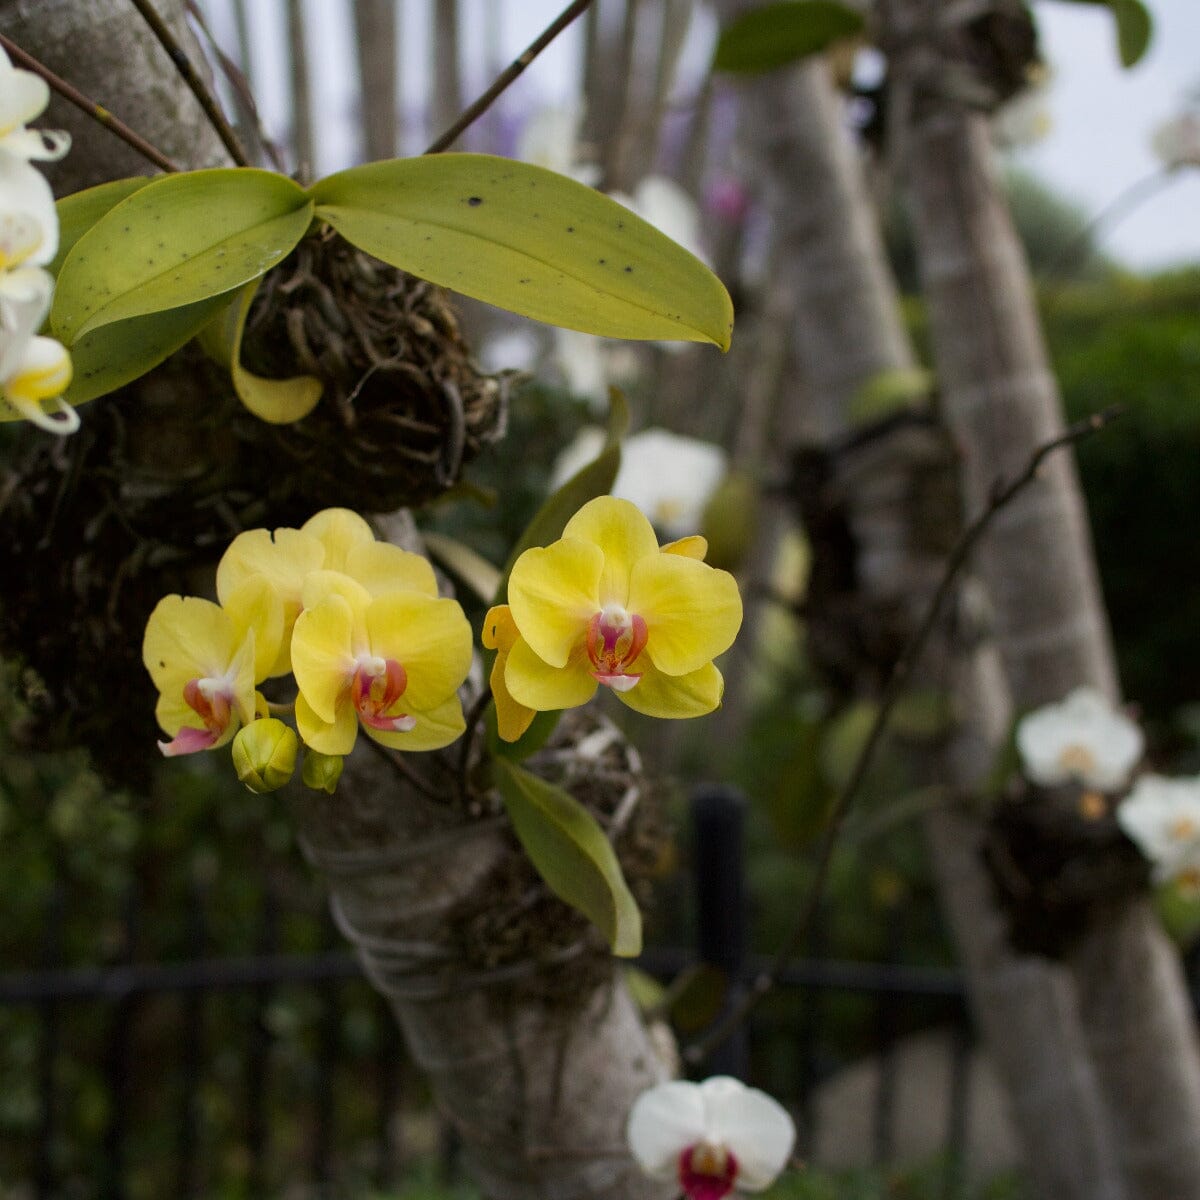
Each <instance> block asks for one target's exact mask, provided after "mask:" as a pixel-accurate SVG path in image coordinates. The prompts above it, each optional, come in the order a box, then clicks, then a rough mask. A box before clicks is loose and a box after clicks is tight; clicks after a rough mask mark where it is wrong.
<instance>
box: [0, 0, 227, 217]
mask: <svg viewBox="0 0 1200 1200" xmlns="http://www.w3.org/2000/svg"><path fill="white" fill-rule="evenodd" d="M158 9H159V11H160V13H161V14H162V16H163V17H164V18H165V19H166V21H167V23H168V25H169V26H170V28H171V31H172V32H173V33H174V34H175V36H176V38H178V39H179V41H180V43H181V44H182V45H183V46H184V48H185V49H186V50H187V52H188V55H189V56H190V57H191V59H192V61H193V62H194V63H197V64H203V61H204V59H203V55H202V54H201V52H200V48H199V46H198V45H197V44H196V41H195V39H194V38H193V37H192V34H191V30H190V29H189V28H188V25H187V22H186V21H185V20H184V17H183V5H182V3H179V2H177V0H175V2H172V3H165V2H164V3H160V4H159V5H158ZM0 24H2V25H3V29H4V32H5V33H6V34H7V35H8V36H9V37H10V38H12V40H13V41H14V42H16V43H17V45H19V46H20V47H21V48H22V49H23V50H25V51H27V52H28V53H30V54H32V55H33V56H34V58H36V59H38V60H39V61H41V62H43V63H45V64H46V66H48V67H49V68H50V69H51V70H52V71H54V72H55V73H56V74H58V75H61V76H62V77H63V78H64V79H66V80H67V81H68V82H70V83H73V84H74V85H75V86H76V87H77V88H79V90H80V91H82V92H83V93H84V94H85V95H87V96H89V97H90V98H91V99H92V100H94V101H95V102H96V103H97V104H101V105H103V106H104V107H105V108H108V109H110V110H111V111H112V112H113V113H114V114H115V115H116V116H118V117H120V118H121V120H122V121H124V122H125V124H126V125H128V126H130V128H132V129H134V130H136V131H137V132H138V133H140V134H141V135H142V137H144V138H145V139H146V140H147V141H148V142H150V143H151V144H152V145H154V146H156V147H158V149H159V150H161V151H162V152H163V153H164V154H166V155H167V157H168V158H171V159H173V160H174V161H175V162H177V163H179V164H180V165H181V166H184V167H192V168H197V167H214V166H224V165H226V164H227V162H228V160H227V158H226V156H225V150H224V147H222V145H221V142H220V140H219V139H218V138H217V136H216V134H215V133H213V131H212V128H211V127H210V126H209V124H208V121H207V119H206V118H205V116H204V113H203V111H202V110H201V108H200V105H199V104H198V103H197V102H196V98H195V97H194V96H193V95H192V94H191V92H189V91H188V90H187V88H186V87H185V86H184V84H183V82H182V80H181V79H180V78H179V75H178V74H177V72H176V71H175V69H174V67H173V66H172V65H171V60H170V59H169V58H168V57H167V53H166V51H165V50H163V48H162V47H161V46H160V45H159V44H158V40H157V39H156V38H155V36H154V34H153V33H151V32H150V30H149V28H148V27H147V26H146V23H145V22H144V21H143V20H142V18H141V17H140V16H138V14H137V11H136V10H135V9H134V8H133V6H132V5H131V4H129V3H128V0H89V3H87V4H80V3H78V0H0ZM81 47H86V48H87V52H86V53H81V50H80V48H81ZM133 80H137V81H138V85H137V86H136V87H131V86H130V83H131V81H133ZM36 124H37V125H38V126H40V127H42V128H46V129H66V130H67V131H68V132H69V133H70V134H71V138H72V146H71V152H70V153H69V154H68V155H67V156H66V158H64V159H62V160H61V161H59V162H57V163H47V164H45V166H46V175H47V177H48V178H49V180H50V182H51V185H52V186H53V188H54V191H55V194H56V195H60V196H61V195H64V194H65V193H67V192H73V191H77V190H78V189H79V188H85V187H90V186H91V185H92V184H95V183H102V182H104V181H105V180H107V179H119V178H122V177H123V176H127V175H151V174H156V173H157V171H158V168H157V167H155V166H154V165H153V164H152V163H149V162H147V161H146V160H145V159H144V158H142V157H141V155H140V154H138V153H137V152H136V151H135V150H132V149H130V148H129V147H128V146H127V145H126V144H125V143H124V142H122V141H121V140H120V139H119V138H118V137H117V136H116V135H115V134H113V133H110V132H109V131H108V130H106V129H105V128H103V127H102V126H101V125H99V124H97V123H96V122H95V121H93V120H91V119H90V118H89V117H87V116H85V115H84V114H83V113H82V112H80V111H79V109H77V108H75V107H74V106H73V105H71V104H68V103H67V102H66V101H65V100H63V99H61V98H60V97H59V96H56V95H52V96H51V98H50V106H49V108H48V109H47V110H46V113H45V114H44V115H43V116H42V117H40V118H39V119H38V121H37V122H36Z"/></svg>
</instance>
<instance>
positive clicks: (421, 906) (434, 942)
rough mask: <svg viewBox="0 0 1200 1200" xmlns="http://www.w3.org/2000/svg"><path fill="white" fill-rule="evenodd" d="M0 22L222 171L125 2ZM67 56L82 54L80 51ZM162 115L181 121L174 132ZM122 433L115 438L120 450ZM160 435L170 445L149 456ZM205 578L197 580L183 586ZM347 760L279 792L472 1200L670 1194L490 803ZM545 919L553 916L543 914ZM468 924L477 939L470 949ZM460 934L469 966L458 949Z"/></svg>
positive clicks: (599, 1008)
mask: <svg viewBox="0 0 1200 1200" xmlns="http://www.w3.org/2000/svg"><path fill="white" fill-rule="evenodd" d="M182 7H183V5H182V3H181V2H180V0H172V2H171V3H166V0H163V2H161V3H160V9H161V10H162V11H163V13H164V15H166V16H167V17H168V18H169V19H171V20H172V21H173V23H174V26H175V28H176V29H177V30H179V31H180V33H181V35H183V36H184V37H185V45H188V46H189V49H190V51H193V52H194V51H195V46H194V43H190V42H188V41H186V29H185V27H184V25H183V21H182ZM0 29H3V31H4V32H5V33H7V34H8V35H9V36H11V37H13V38H15V39H16V40H17V41H18V42H19V43H20V44H21V45H22V46H23V47H25V48H27V49H28V50H29V51H30V52H31V53H33V54H34V55H36V56H37V57H39V58H41V59H43V60H44V61H46V62H47V63H48V64H49V65H51V66H52V67H54V68H55V69H56V70H58V71H59V73H61V74H63V75H65V76H67V77H69V78H71V79H72V80H73V81H74V82H76V83H77V84H78V85H79V86H81V87H83V88H85V89H87V90H89V91H91V92H92V93H93V94H94V95H95V96H96V97H97V98H98V99H103V101H104V102H105V103H106V104H107V105H109V106H111V107H112V109H113V110H114V111H116V112H118V113H120V114H121V115H122V116H123V117H125V118H126V119H128V120H129V122H130V123H131V124H133V125H135V126H137V127H138V128H139V130H140V131H142V132H143V133H145V134H146V135H147V136H149V137H150V138H151V139H152V140H153V141H155V142H156V143H157V144H159V145H160V146H161V147H162V148H163V149H164V150H165V151H167V152H168V153H171V154H173V155H175V156H177V157H178V159H179V161H180V162H181V164H182V165H186V166H200V165H211V164H214V163H221V162H222V161H223V160H222V157H221V150H220V144H219V142H217V141H216V139H215V136H213V135H211V134H210V133H209V131H208V127H207V125H204V124H202V123H201V118H200V117H199V116H198V115H197V116H196V118H195V120H194V121H193V120H192V118H191V115H190V114H191V113H192V111H193V109H192V105H193V103H194V102H193V99H192V97H191V95H190V93H188V92H187V91H186V89H185V88H184V85H183V83H182V81H181V80H180V78H179V76H178V75H177V74H176V72H175V71H174V69H173V68H172V67H171V65H170V62H169V60H168V58H167V56H166V55H165V54H164V53H163V52H162V51H161V49H160V48H159V47H158V45H157V43H156V42H152V39H151V40H150V41H147V40H146V39H147V38H148V37H149V35H148V34H146V35H145V37H143V33H144V30H143V27H142V25H141V21H140V18H139V17H138V16H137V14H136V12H134V11H133V10H132V9H131V8H130V7H129V6H128V5H127V3H126V0H91V2H90V3H89V4H88V5H86V6H81V5H79V4H77V3H76V4H72V3H57V4H56V3H52V2H50V0H38V2H37V3H36V4H33V3H27V2H19V0H7V2H5V0H0ZM81 45H87V46H88V47H89V50H90V51H93V50H94V52H91V53H89V54H88V55H80V54H79V53H78V47H79V46H81ZM196 112H197V113H198V109H197V110H196ZM180 114H189V115H188V117H187V118H186V121H181V118H180ZM68 115H69V114H68V113H62V112H61V110H60V111H56V112H52V113H51V114H50V116H49V117H48V118H47V119H46V120H45V121H44V122H41V123H43V124H45V125H46V126H47V127H53V126H55V125H66V124H68V120H67V117H68ZM116 146H117V151H114V149H113V143H112V142H111V140H110V135H108V134H107V133H106V132H105V131H104V130H103V129H100V128H97V127H95V126H93V125H90V124H83V125H76V141H75V145H74V147H73V149H72V151H71V153H70V154H69V155H68V156H67V158H66V159H65V160H64V162H63V164H62V167H63V170H62V173H61V175H60V179H59V188H60V190H61V191H70V190H74V189H75V188H78V187H83V186H88V185H91V184H94V183H98V182H103V181H104V180H105V179H109V178H113V177H115V176H119V175H122V174H126V173H137V172H139V171H142V170H145V169H146V164H143V163H142V162H141V161H140V160H138V159H136V158H130V157H129V156H128V155H125V156H123V155H122V154H121V153H119V150H120V149H121V147H120V144H119V143H117V144H116ZM185 382H186V380H185ZM151 393H152V394H151ZM140 399H142V398H141V397H139V400H140ZM178 399H179V398H178V394H177V393H176V392H174V391H172V380H171V379H170V376H169V372H168V371H165V370H160V371H159V372H156V376H155V382H154V384H153V389H152V390H148V392H147V396H146V397H145V402H144V404H143V405H142V407H141V408H140V409H138V408H136V407H133V406H131V408H130V410H129V416H130V422H131V424H132V423H134V422H135V421H142V420H145V421H157V422H158V424H157V425H155V426H154V436H153V437H146V438H144V439H141V440H142V441H145V442H146V443H147V444H148V445H151V446H153V447H154V448H155V454H154V464H155V466H156V467H157V469H158V471H159V475H158V476H157V479H158V481H159V482H160V483H161V482H162V478H163V474H162V473H164V472H167V471H169V470H172V469H178V470H179V471H181V473H183V474H186V472H187V470H188V468H189V467H190V466H191V465H192V462H191V461H190V460H189V458H188V452H189V451H190V450H191V449H192V448H193V446H194V441H195V439H194V436H193V434H192V432H191V430H192V426H191V425H190V424H189V422H191V421H194V419H195V412H194V409H186V410H182V409H180V406H179V403H178ZM192 400H193V402H195V400H196V398H195V397H192ZM200 402H203V398H200ZM95 403H96V404H103V403H104V401H103V400H97V401H96V402H95ZM173 417H174V419H175V420H177V421H178V423H179V424H180V425H182V426H183V428H184V430H185V431H188V432H186V433H185V434H181V435H179V440H178V442H175V441H172V440H170V439H171V438H172V437H173V436H174V435H175V434H176V429H175V426H174V425H173V423H172V420H173ZM138 440H139V439H138V436H137V431H136V430H135V429H131V430H130V441H131V442H136V441H138ZM164 444H171V445H179V446H184V447H187V448H188V450H187V451H185V452H184V453H183V455H182V457H181V458H179V459H178V460H176V459H172V460H170V461H169V462H168V461H166V460H164V459H163V458H162V446H163V445H164ZM399 527H400V528H402V525H401V526H399ZM205 586H206V583H205V581H202V580H197V584H196V588H197V590H202V589H203V588H204V587H205ZM147 719H149V714H147ZM606 745H607V746H608V747H609V749H608V750H607V751H606V753H608V754H612V755H620V754H627V755H630V756H632V752H631V751H626V750H625V749H624V748H623V746H622V744H621V743H620V742H619V739H617V738H616V736H615V734H614V735H613V736H612V737H609V738H607V740H606ZM366 753H367V752H366V751H360V752H359V756H358V757H356V758H353V759H351V760H350V761H349V762H348V763H347V768H346V775H345V778H344V779H343V781H342V783H341V786H340V787H339V790H338V794H337V795H336V796H335V797H327V796H325V795H324V794H323V793H322V794H318V793H312V792H307V791H305V792H302V793H301V794H300V795H299V796H298V797H297V799H296V812H297V819H298V821H299V824H300V828H301V834H302V837H303V840H304V842H305V844H306V846H307V848H308V850H309V852H310V855H311V856H312V858H313V859H314V861H315V862H316V863H318V865H319V866H320V867H321V868H322V869H323V870H324V871H325V873H326V874H327V877H328V880H329V890H330V896H331V902H332V906H333V909H334V912H335V915H336V917H337V919H338V920H339V922H340V924H341V926H342V928H343V929H344V930H345V931H346V933H347V935H348V936H350V937H351V939H352V940H353V941H354V942H355V944H356V945H357V947H358V949H359V950H360V952H361V954H362V958H363V961H364V965H365V966H366V968H367V970H368V972H369V973H370V975H371V978H372V980H373V981H374V982H375V983H376V984H377V985H378V986H380V988H381V989H382V990H383V991H384V992H385V993H386V994H387V995H388V996H389V998H390V1000H391V1002H392V1004H393V1007H394V1010H395V1012H396V1015H397V1018H398V1020H399V1022H400V1025H401V1026H402V1029H403V1031H404V1033H405V1036H406V1039H407V1043H408V1047H409V1051H410V1053H411V1054H412V1056H413V1058H414V1059H415V1061H416V1062H417V1063H418V1064H420V1065H421V1066H422V1067H423V1068H424V1069H425V1070H427V1071H428V1072H429V1075H430V1078H431V1081H432V1084H433V1088H434V1091H435V1094H436V1096H437V1099H438V1102H439V1104H440V1105H441V1107H442V1109H443V1111H444V1112H445V1113H446V1115H447V1117H448V1118H449V1119H450V1120H452V1121H453V1122H454V1123H455V1125H456V1127H457V1128H458V1130H459V1132H460V1133H461V1136H462V1139H463V1143H464V1146H465V1148H466V1151H467V1154H468V1156H469V1159H470V1161H471V1164H472V1166H473V1168H474V1170H475V1171H476V1173H477V1176H478V1178H479V1181H480V1183H481V1186H482V1188H483V1191H484V1194H485V1195H486V1196H487V1197H488V1198H489V1200H601V1198H605V1200H607V1198H608V1197H611V1196H614V1195H619V1196H622V1197H629V1198H630V1200H667V1197H669V1196H670V1195H671V1194H672V1189H671V1188H670V1187H666V1188H664V1187H663V1186H662V1185H661V1184H654V1183H651V1182H650V1181H648V1180H646V1179H644V1178H642V1177H641V1175H640V1173H639V1172H638V1170H637V1169H636V1167H635V1166H634V1164H633V1163H632V1161H631V1160H630V1158H629V1156H628V1152H627V1149H626V1147H625V1144H624V1122H625V1118H626V1114H627V1113H628V1111H629V1108H630V1106H631V1104H632V1102H633V1100H634V1098H635V1097H636V1096H637V1095H638V1093H639V1092H641V1091H642V1090H643V1089H645V1088H646V1087H649V1086H651V1085H653V1084H654V1083H656V1082H659V1081H660V1080H661V1079H662V1078H663V1077H664V1076H665V1074H666V1069H665V1067H664V1066H663V1064H662V1062H661V1061H660V1059H659V1057H658V1056H657V1054H656V1053H655V1049H654V1045H653V1043H652V1039H651V1036H650V1034H649V1033H648V1031H647V1030H646V1028H645V1027H644V1026H643V1024H642V1022H641V1020H640V1018H639V1015H638V1013H637V1012H636V1010H635V1008H634V1006H633V1003H632V1001H631V999H630V997H629V994H628V992H627V990H626V989H625V987H624V984H623V982H622V981H621V979H620V976H619V974H618V973H617V972H616V969H615V965H614V964H613V963H612V961H611V960H610V959H609V958H608V956H607V952H606V951H605V950H604V949H603V947H598V946H597V944H596V942H595V937H594V935H592V936H591V937H590V938H589V937H588V936H587V935H585V934H580V935H579V937H578V938H577V939H576V941H577V942H581V944H580V945H579V946H576V945H575V944H574V943H573V944H572V945H570V946H568V947H565V948H564V947H562V946H561V945H560V946H559V953H558V954H557V955H555V954H545V955H544V958H539V955H541V954H543V953H544V949H545V947H544V944H542V943H541V942H539V940H538V937H537V934H538V932H539V930H538V929H537V928H533V929H530V928H529V927H528V924H525V925H523V924H522V922H523V921H526V922H527V920H528V911H527V909H528V907H529V906H528V905H527V901H528V900H529V899H530V898H531V897H532V898H533V899H534V900H537V901H539V902H540V908H541V910H542V911H544V910H545V908H546V906H547V905H548V904H550V902H549V901H548V900H546V899H545V894H544V892H542V891H540V890H539V889H540V887H541V885H540V884H539V883H538V881H537V880H536V879H534V878H532V877H530V876H529V872H530V871H531V868H529V867H528V864H527V863H526V862H525V860H524V857H523V856H522V855H521V853H520V851H519V849H518V848H517V846H516V843H515V840H514V839H513V836H512V834H511V832H510V831H509V829H508V827H507V824H506V822H505V821H504V819H503V818H502V817H501V816H500V806H499V803H498V801H497V800H496V798H495V797H490V798H488V799H487V800H486V801H485V804H486V805H487V806H488V811H487V812H483V811H480V810H479V809H478V806H477V807H476V808H468V807H467V806H465V805H460V806H456V805H455V804H454V803H452V802H451V801H450V800H449V799H447V802H446V803H445V804H442V803H433V802H431V801H428V800H424V799H422V798H421V797H420V796H419V795H417V794H416V793H415V792H412V791H411V790H410V789H408V788H406V787H405V786H403V785H398V784H397V781H396V778H395V777H394V776H393V775H391V774H390V773H386V772H385V773H384V774H382V775H381V768H380V767H379V765H378V764H377V763H376V762H375V760H373V759H371V758H370V757H369V756H368V757H366V758H365V760H364V761H359V760H360V758H362V757H363V756H364V755H365V754H366ZM426 757H427V756H426ZM454 762H455V764H456V762H457V757H456V756H455V760H454ZM625 767H626V769H627V776H628V784H627V786H632V787H635V788H636V786H637V783H636V780H637V775H638V770H637V765H636V759H635V758H634V757H630V758H629V759H628V760H627V761H625ZM558 769H564V768H561V767H560V768H558ZM589 770H590V771H592V772H593V773H594V772H595V763H591V764H585V767H584V773H585V775H586V774H587V773H588V772H589ZM451 773H452V774H453V765H452V766H451ZM589 786H594V784H593V783H592V782H589ZM497 872H500V873H501V878H500V879H499V880H497V875H496V873H497ZM504 872H507V874H505V873H504ZM523 872H524V874H523ZM513 880H516V881H517V882H518V883H520V884H521V886H522V888H523V890H522V891H520V892H519V893H518V894H517V895H516V896H515V897H514V896H513V895H511V894H510V895H507V896H505V895H499V894H497V893H496V891H495V890H489V889H496V888H499V887H501V886H502V885H503V883H504V882H506V881H507V882H508V883H510V884H511V883H512V881H513ZM506 902H507V904H508V905H509V906H510V908H511V909H515V911H514V912H513V913H512V919H511V920H510V921H507V922H496V923H495V925H494V929H493V928H492V927H491V926H489V921H494V919H495V915H496V914H498V913H500V912H503V911H504V905H505V903H506ZM556 911H557V912H558V914H559V915H558V918H557V919H558V920H559V921H560V922H561V920H562V919H563V918H562V912H563V910H562V909H561V906H559V908H558V909H557V910H556ZM472 916H473V917H474V923H473V924H472V923H471V920H470V918H471V917H472ZM481 929H482V930H483V933H484V934H487V933H489V931H490V935H491V940H490V941H489V938H488V937H487V936H482V935H481V932H480V930H481ZM514 930H519V931H521V932H522V933H524V934H525V936H526V937H527V938H528V949H527V951H526V952H525V953H524V954H516V955H514V954H513V953H511V951H510V952H508V953H507V955H505V954H503V953H502V952H503V951H504V950H505V948H506V947H508V946H509V945H510V943H509V942H508V941H506V939H508V938H511V937H512V935H513V932H514ZM472 937H474V939H475V941H474V957H471V956H469V955H467V954H466V952H465V950H464V942H469V940H470V939H471V938H472ZM493 943H494V946H493ZM493 949H494V950H495V952H496V957H498V958H503V959H504V962H503V965H502V966H501V967H500V968H495V969H493V966H492V965H491V964H490V963H489V962H488V961H486V960H487V956H488V954H489V953H491V952H492V950H493Z"/></svg>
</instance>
